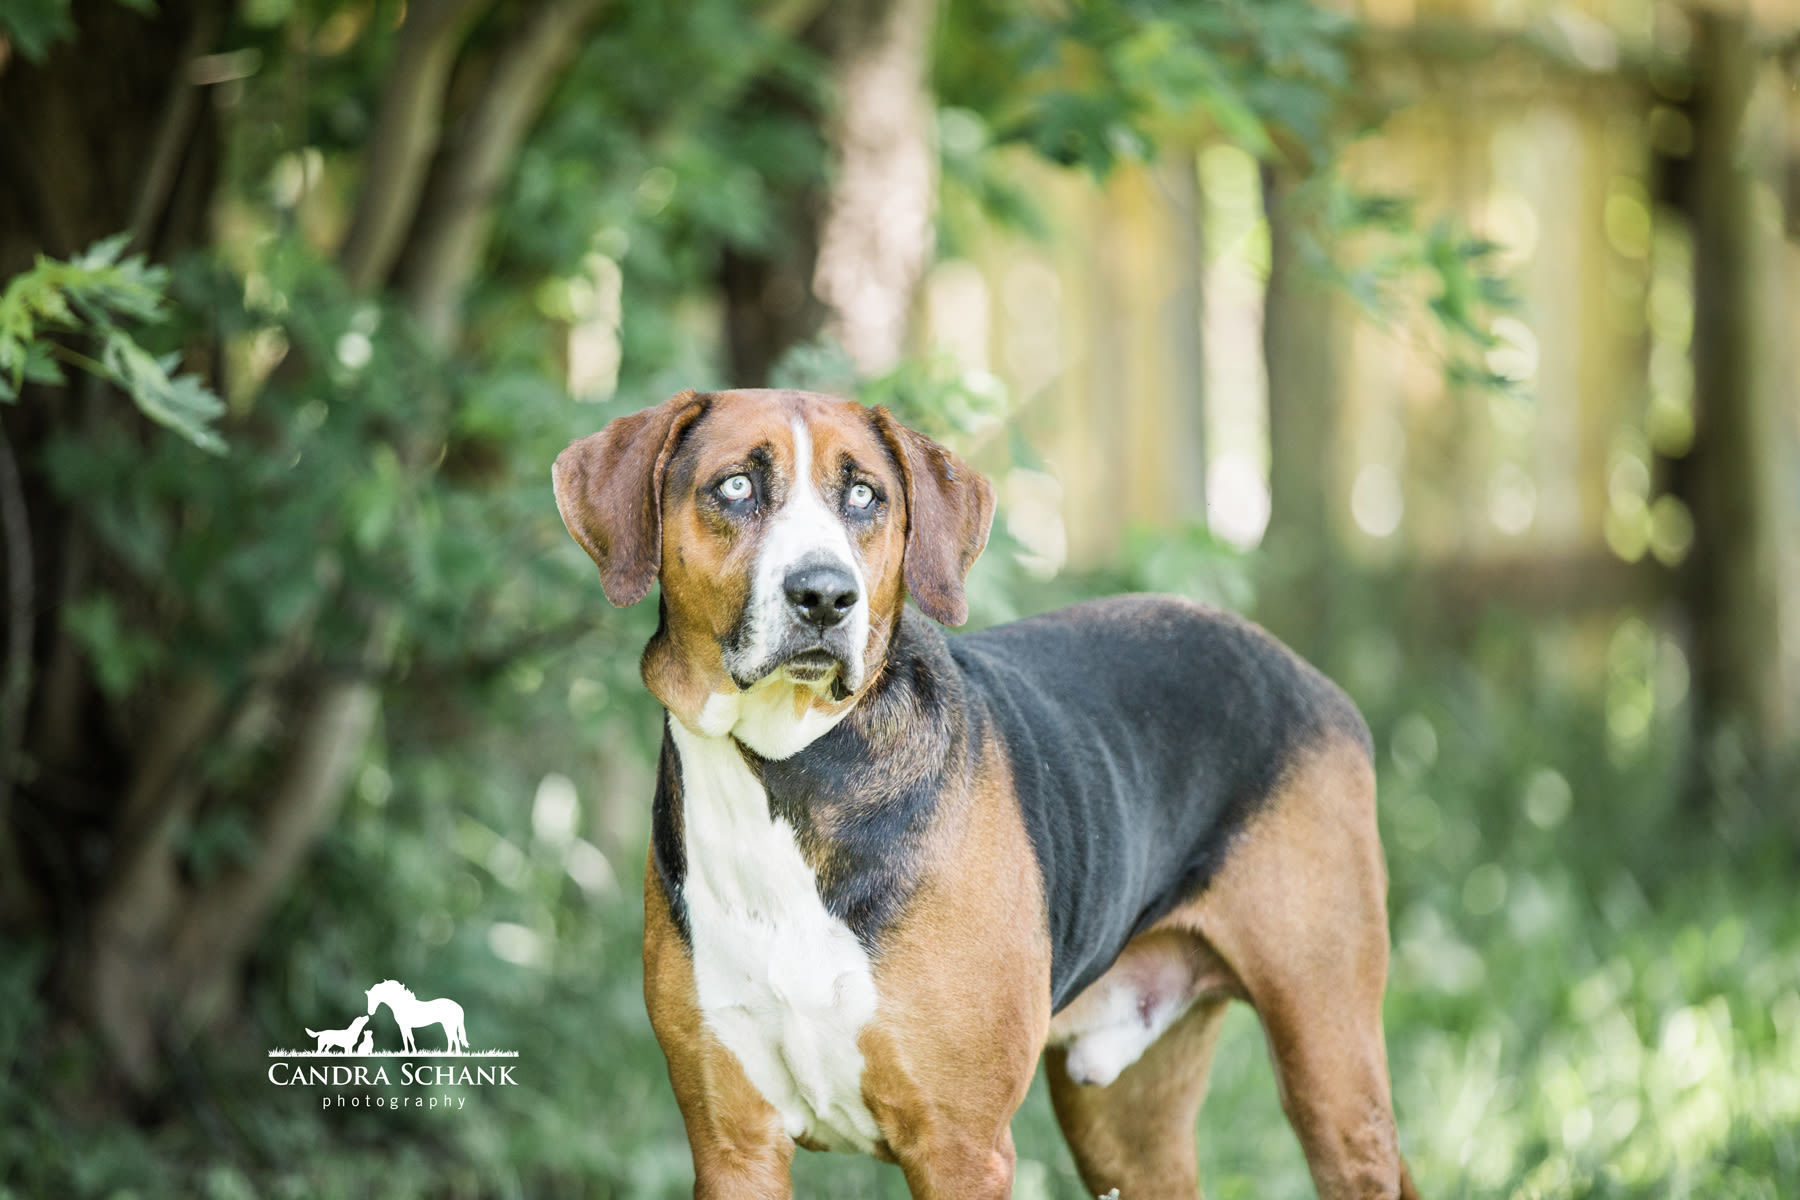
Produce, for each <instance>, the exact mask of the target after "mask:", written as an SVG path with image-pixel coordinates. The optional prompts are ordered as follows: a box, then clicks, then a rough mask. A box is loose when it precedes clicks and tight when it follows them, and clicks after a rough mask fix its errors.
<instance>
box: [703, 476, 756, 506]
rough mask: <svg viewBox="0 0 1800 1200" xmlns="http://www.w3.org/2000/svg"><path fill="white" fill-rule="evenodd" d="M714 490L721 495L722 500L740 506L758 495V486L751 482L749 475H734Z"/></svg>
mask: <svg viewBox="0 0 1800 1200" xmlns="http://www.w3.org/2000/svg"><path fill="white" fill-rule="evenodd" d="M713 490H714V491H716V492H718V493H719V498H720V499H721V500H727V501H729V502H731V503H732V504H738V503H741V502H743V501H745V500H748V499H749V498H750V497H751V496H752V495H754V494H755V493H756V485H755V484H753V483H751V482H750V477H749V476H748V475H733V476H732V477H731V478H729V479H727V480H725V482H723V483H721V484H720V485H719V486H718V487H716V488H714V489H713Z"/></svg>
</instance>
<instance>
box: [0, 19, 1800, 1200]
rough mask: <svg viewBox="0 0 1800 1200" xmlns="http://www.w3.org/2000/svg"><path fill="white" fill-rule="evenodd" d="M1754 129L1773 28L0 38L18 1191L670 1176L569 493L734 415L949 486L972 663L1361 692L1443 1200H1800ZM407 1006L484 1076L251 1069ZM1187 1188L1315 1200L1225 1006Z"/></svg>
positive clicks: (1762, 140) (380, 1189)
mask: <svg viewBox="0 0 1800 1200" xmlns="http://www.w3.org/2000/svg"><path fill="white" fill-rule="evenodd" d="M1797 81H1800V5H1796V4H1794V3H1792V2H1790V0H1358V2H1353V0H1337V2H1334V3H1329V4H1325V5H1322V6H1314V5H1310V4H1306V3H1301V2H1299V0H1264V2H1260V3H1252V2H1250V0H1220V2H1218V3H1208V4H1199V3H1182V2H1180V0H1017V2H1014V3H1007V2H1004V0H844V2H841V3H835V4H826V3H823V2H822V0H748V2H728V0H692V2H691V3H685V4H663V3H655V2H652V0H539V2H535V3H524V2H522V0H410V2H407V3H402V2H401V0H238V2H235V3H230V2H226V0H163V2H161V3H152V2H151V0H0V289H3V291H0V398H3V400H4V401H5V402H4V403H0V432H3V434H4V437H3V439H0V528H3V530H4V535H5V556H4V563H3V564H0V570H3V571H4V578H5V583H6V588H5V592H4V594H3V608H4V612H5V613H6V622H5V629H6V641H5V645H4V657H3V660H0V661H3V663H4V675H3V677H0V1195H8V1196H11V1195H16V1196H58V1197H63V1196H97V1197H125V1196H140V1197H151V1196H182V1197H188V1196H205V1197H211V1198H215V1200H235V1198H238V1197H249V1196H264V1195H267V1196H346V1197H359V1196H367V1195H382V1196H420V1197H440V1196H442V1197H449V1196H459V1197H460V1196H525V1195H530V1196H561V1195H568V1196H576V1195H581V1196H596V1195H616V1196H626V1197H660V1196H677V1195H683V1194H686V1192H687V1189H688V1188H689V1187H690V1186H691V1173H690V1167H689V1165H688V1161H687V1152H686V1147H685V1143H684V1140H683V1138H682V1135H681V1131H680V1123H679V1119H678V1116H677V1113H676V1110H675V1106H674V1103H673V1100H672V1097H671V1095H670V1092H669V1089H668V1085H667V1080H666V1076H665V1074H664V1071H663V1067H662V1062H661V1058H660V1055H659V1054H658V1052H657V1050H656V1047H655V1045H654V1042H653V1040H652V1038H651V1035H650V1031H649V1027H648V1023H647V1020H646V1018H645V1016H644V1013H643V1007H642V1000H641V996H640V985H641V980H640V968H639V964H638V958H637V955H638V937H639V930H640V927H641V926H640V920H641V911H640V902H639V899H638V887H637V880H638V878H639V873H640V871H641V868H642V854H643V845H644V841H645V833H646V828H647V819H648V803H649V797H650V793H651V782H650V763H651V758H650V755H651V754H652V752H653V749H654V746H655V742H656V738H657V736H658V729H659V715H658V713H657V712H656V710H655V709H654V708H653V706H652V705H651V704H650V703H649V702H648V701H647V698H646V697H645V696H644V695H643V693H642V690H641V687H640V685H639V683H638V681H637V678H636V660H637V652H638V649H639V647H640V646H641V645H642V643H643V642H644V640H645V639H646V637H647V636H648V633H649V631H650V628H651V626H652V624H653V623H654V619H655V618H654V609H653V607H652V606H651V605H648V604H646V605H640V606H638V607H637V608H636V609H632V610H626V611H616V610H612V609H610V608H608V607H607V606H606V604H605V602H604V601H603V599H602V598H601V595H600V590H599V588H598V586H597V581H596V580H595V579H594V576H593V569H592V566H591V564H590V563H589V562H588V561H587V559H586V558H585V557H584V556H583V555H582V554H581V552H580V551H579V550H578V549H577V548H576V547H575V545H574V544H573V543H572V542H571V541H570V540H569V539H568V537H567V535H566V534H565V533H564V531H563V529H562V527H561V524H560V522H559V521H558V520H557V517H556V514H555V510H554V506H553V503H552V499H551V495H550V487H549V464H550V462H551V460H552V458H553V457H554V455H555V454H556V452H557V451H558V450H560V449H561V448H562V446H563V445H564V444H566V443H567V442H568V441H569V440H570V439H571V438H573V437H575V436H578V435H580V434H584V433H587V432H590V431H592V430H593V429H596V428H598V427H599V426H600V425H601V424H602V423H603V422H605V421H606V420H608V419H609V418H611V417H613V416H616V415H619V414H621V413H625V412H629V411H633V410H635V409H637V408H640V407H643V406H645V405H647V404H650V403H654V402H656V401H658V400H660V399H662V398H664V397H665V396H667V395H669V394H671V393H672V392H674V391H677V390H679V389H680V388H683V387H689V386H694V387H702V388H705V387H713V386H726V385H755V384H763V383H771V382H772V383H781V384H796V385H806V386H814V387H821V388H826V389H835V390H839V391H842V392H844V393H846V394H851V393H853V394H857V395H860V396H862V397H863V398H865V399H868V400H870V401H872V402H881V403H886V404H889V405H890V406H893V407H895V408H896V409H898V410H899V411H900V412H901V413H902V414H903V415H905V416H906V417H907V418H908V419H909V420H911V421H913V422H914V423H916V424H917V425H919V426H920V427H921V428H924V429H926V430H928V431H930V432H932V433H934V434H935V435H937V436H939V437H942V438H944V439H945V440H947V441H949V442H951V443H953V444H954V445H956V446H957V447H958V448H959V449H960V450H961V451H962V452H964V453H965V454H967V455H969V456H970V457H971V458H972V459H973V461H975V462H976V463H977V464H978V465H979V466H981V468H982V469H984V470H985V471H987V472H989V473H990V474H991V475H992V476H993V477H994V478H995V479H996V481H997V482H998V483H999V485H1000V492H1001V498H1002V505H1001V513H1000V517H999V520H998V521H997V523H996V533H995V537H994V540H993V542H992V544H991V545H990V548H989V550H988V552H987V554H986V556H985V557H984V558H983V559H982V561H981V562H980V564H978V565H977V567H976V569H975V571H974V575H973V578H972V581H971V602H972V608H973V611H974V621H975V623H977V624H985V623H990V622H994V621H998V620H1003V619H1007V618H1010V617H1012V616H1015V615H1019V614H1022V613H1026V612H1031V611H1036V610H1040V609H1043V608H1047V607H1050V606H1052V605H1054V604H1058V603H1062V602H1064V601H1066V600H1070V599H1074V598H1077V597H1080V596H1083V595H1089V594H1093V593H1097V592H1106V591H1116V590H1121V589H1128V588H1144V589H1156V590H1167V591H1176V592H1182V593H1185V594H1188V595H1192V596H1196V597H1199V598H1201V599H1206V600H1211V601H1215V602H1218V603H1222V604H1227V605H1230V606H1232V607H1234V608H1238V609H1240V610H1243V611H1246V612H1249V613H1251V614H1252V615H1254V616H1256V617H1257V618H1258V619H1260V620H1262V621H1264V622H1265V623H1267V624H1268V625H1270V626H1271V627H1272V628H1273V629H1274V630H1275V631H1276V632H1277V633H1279V634H1281V635H1282V636H1284V637H1285V638H1287V639H1288V640H1290V641H1291V642H1292V643H1293V644H1295V645H1296V646H1297V647H1299V648H1300V649H1301V650H1303V651H1304V652H1305V653H1307V654H1308V655H1309V656H1311V657H1312V658H1314V660H1315V661H1317V662H1318V663H1319V664H1320V665H1321V666H1323V667H1324V668H1326V669H1327V670H1328V671H1329V672H1330V673H1332V674H1333V675H1334V676H1335V677H1336V678H1338V679H1339V680H1340V681H1341V682H1343V683H1344V684H1345V686H1347V687H1348V688H1349V689H1350V690H1351V691H1352V693H1353V694H1354V695H1355V697H1356V698H1357V700H1358V702H1359V703H1360V704H1361V705H1362V707H1363V709H1364V711H1365V712H1366V714H1367V715H1368V718H1369V720H1370V723H1371V725H1372V726H1373V728H1374V731H1375V735H1376V740H1377V745H1378V750H1379V758H1380V764H1379V765H1380V771H1381V789H1382V820H1383V825H1384V835H1385V839H1386V843H1387V846H1388V855H1389V862H1390V866H1391V872H1392V878H1393V888H1392V898H1391V904H1392V922H1393V932H1394V941H1395V958H1394V970H1393V977H1392V983H1391V987H1390V992H1389V1001H1388V1008H1387V1020H1388V1028H1389V1042H1390V1048H1391V1056H1392V1066H1393V1074H1394V1083H1395V1092H1396V1098H1397V1105H1398V1109H1399V1114H1400V1121H1401V1128H1402V1140H1403V1143H1404V1147H1405V1149H1406V1152H1407V1154H1408V1156H1409V1157H1410V1159H1411V1160H1412V1163H1413V1166H1414V1172H1415V1175H1416V1176H1417V1178H1418V1181H1419V1183H1420V1185H1421V1188H1422V1190H1423V1191H1424V1192H1425V1194H1427V1195H1430V1196H1434V1197H1455V1196H1496V1195H1499V1196H1519V1197H1574V1196H1606V1197H1640V1196H1641V1197H1652V1196H1654V1197H1672V1196H1673V1197H1680V1196H1696V1197H1708V1198H1719V1197H1766V1198H1768V1200H1774V1198H1776V1197H1780V1196H1791V1195H1794V1194H1795V1193H1796V1190H1797V1189H1800V906H1797V905H1796V904H1795V902H1794V881H1795V878H1796V868H1797V867H1800V769H1797V759H1796V754H1797V751H1800V735H1797V733H1796V729H1797V727H1800V450H1797V447H1800V386H1797V380H1800V352H1797V351H1796V349H1795V346H1796V343H1800V82H1797ZM389 975H392V976H396V977H398V978H400V979H402V980H404V981H406V982H408V983H409V984H411V985H412V986H413V988H414V989H415V990H416V991H418V992H419V993H420V994H421V995H427V996H435V995H450V996H454V997H455V998H457V999H458V1000H459V1001H460V1002H461V1003H462V1004H463V1005H464V1007H465V1009H466V1010H467V1013H468V1030H469V1036H470V1039H471V1041H472V1042H473V1044H474V1045H475V1047H476V1048H477V1049H480V1048H484V1047H508V1048H515V1049H517V1050H519V1051H520V1054H521V1057H520V1060H519V1062H520V1071H519V1074H520V1078H521V1080H522V1086H520V1087H518V1088H515V1089H504V1090H503V1089H484V1090H482V1091H481V1092H479V1093H474V1092H471V1093H470V1099H469V1103H468V1105H467V1107H466V1108H465V1109H464V1110H463V1111H462V1112H459V1113H451V1114H445V1113H442V1112H437V1113H432V1112H424V1113H419V1112H413V1111H408V1112H402V1113H389V1112H385V1111H377V1112H374V1113H371V1112H367V1111H360V1112H359V1111H340V1110H332V1111H330V1112H323V1113H322V1112H320V1111H318V1109H317V1107H316V1104H317V1100H316V1093H315V1092H313V1091H310V1090H303V1089H295V1090H293V1091H292V1092H289V1091H285V1090H282V1089H277V1088H274V1087H272V1086H271V1085H269V1084H268V1082H267V1081H266V1079H265V1078H264V1071H265V1068H266V1065H267V1061H268V1060H267V1059H266V1058H265V1057H264V1054H265V1051H266V1050H267V1049H268V1048H269V1047H271V1046H286V1045H293V1044H295V1043H296V1041H297V1039H298V1037H299V1031H300V1030H301V1029H302V1027H304V1026H308V1025H310V1026H313V1027H324V1026H334V1027H335V1026H341V1025H344V1024H347V1023H348V1021H349V1019H350V1018H351V1017H352V1016H354V1015H357V1014H360V1013H361V1012H362V1011H363V995H362V992H363V989H364V988H367V987H369V986H370V985H371V984H372V983H374V982H375V981H376V980H378V979H380V978H382V977H385V976H389ZM374 1028H375V1029H376V1035H377V1038H378V1040H379V1041H381V1042H382V1043H383V1044H386V1043H390V1042H392V1041H394V1040H396V1039H397V1034H396V1033H395V1031H394V1029H393V1027H392V1025H391V1022H389V1018H388V1017H387V1015H386V1013H385V1011H384V1013H383V1015H382V1016H381V1017H380V1018H378V1019H377V1022H376V1024H375V1026H374ZM1017 1134H1018V1142H1019V1149H1020V1156H1021V1163H1020V1179H1019V1186H1018V1193H1017V1194H1018V1195H1020V1196H1022V1197H1033V1198H1035V1197H1072V1196H1076V1195H1079V1194H1080V1189H1079V1186H1078V1184H1077V1182H1076V1181H1075V1178H1074V1175H1073V1171H1072V1169H1071V1166H1070V1163H1069V1159H1068V1156H1067V1154H1066V1152H1065V1151H1064V1149H1063V1148H1062V1145H1061V1143H1060V1141H1059V1140H1058V1139H1057V1137H1056V1135H1055V1133H1054V1128H1053V1124H1052V1122H1051V1119H1050V1115H1049V1111H1048V1105H1047V1103H1046V1102H1045V1101H1044V1098H1043V1097H1042V1096H1041V1095H1039V1094H1036V1093H1034V1095H1033V1098H1032V1099H1031V1101H1030V1102H1029V1104H1028V1105H1027V1107H1026V1109H1025V1110H1024V1111H1023V1112H1022V1114H1021V1115H1020V1117H1019V1119H1018V1122H1017ZM1198 1137H1199V1138H1200V1143H1201V1160H1202V1163H1203V1171H1204V1178H1205V1182H1206V1185H1207V1188H1208V1195H1209V1196H1212V1197H1214V1198H1215V1200H1220V1198H1224V1200H1230V1198H1233V1197H1250V1196H1256V1197H1270V1196H1305V1195H1309V1194H1310V1192H1309V1190H1308V1184H1307V1182H1306V1177H1305V1169H1304V1164H1303V1163H1302V1161H1301V1158H1300V1155H1299V1152H1298V1149H1297V1147H1296V1145H1295V1144H1294V1142H1293V1139H1292V1137H1291V1135H1290V1134H1289V1133H1288V1131H1287V1129H1286V1126H1285V1124H1284V1122H1283V1120H1282V1117H1281V1114H1280V1110H1279V1106H1278V1104H1277V1101H1276V1097H1275V1094H1274V1089H1273V1085H1272V1080H1271V1077H1270V1073H1269V1070H1268V1066H1267V1063H1266V1059H1265V1056H1264V1052H1263V1049H1262V1046H1261V1040H1260V1037H1259V1036H1258V1034H1257V1032H1256V1028H1255V1025H1254V1021H1253V1019H1252V1018H1251V1017H1250V1015H1249V1014H1248V1013H1247V1012H1243V1011H1240V1012H1238V1013H1236V1014H1234V1016H1233V1019H1232V1020H1231V1022H1230V1023H1229V1024H1228V1026H1227V1030H1226V1035H1225V1038H1224V1042H1223V1045H1222V1046H1221V1049H1220V1053H1219V1058H1218V1063H1217V1066H1216V1067H1215V1071H1214V1077H1213V1086H1212V1092H1211V1096H1210V1099H1209V1101H1208V1104H1207V1107H1206V1110H1205V1112H1204V1114H1203V1119H1202V1122H1201V1127H1200V1129H1199V1131H1198ZM799 1179H800V1185H799V1186H800V1194H802V1195H832V1196H840V1197H850V1196H871V1197H873V1196H881V1197H898V1196H901V1195H903V1194H904V1189H903V1184H902V1182H901V1180H900V1177H899V1175H898V1173H897V1172H896V1171H894V1170H893V1169H892V1168H886V1167H881V1166H878V1165H875V1164H872V1163H865V1162H861V1161H858V1160H854V1159H849V1158H841V1157H836V1156H831V1157H826V1156H803V1157H802V1161H801V1163H800V1168H799Z"/></svg>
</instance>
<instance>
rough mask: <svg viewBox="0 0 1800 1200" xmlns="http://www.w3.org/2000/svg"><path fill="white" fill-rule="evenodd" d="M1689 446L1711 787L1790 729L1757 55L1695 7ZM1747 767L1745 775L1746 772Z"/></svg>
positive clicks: (1732, 23)
mask: <svg viewBox="0 0 1800 1200" xmlns="http://www.w3.org/2000/svg"><path fill="white" fill-rule="evenodd" d="M1695 27H1696V38H1695V58H1696V66H1697V77H1698V83H1697V88H1698V91H1697V94H1696V97H1695V104H1694V116H1695V122H1694V123H1695V138H1694V155H1693V160H1692V174H1691V180H1690V186H1691V189H1692V191H1691V196H1690V204H1691V211H1692V218H1693V231H1694V342H1693V361H1694V411H1695V429H1694V441H1693V447H1692V449H1691V450H1690V452H1689V455H1688V461H1687V463H1686V464H1684V475H1685V483H1686V486H1687V489H1688V495H1687V497H1686V498H1687V500H1688V502H1689V504H1690V506H1691V507H1692V510H1693V516H1694V530H1695V535H1694V549H1693V553H1692V554H1691V555H1690V557H1689V559H1688V562H1687V564H1686V570H1685V596H1686V602H1687V604H1686V607H1687V617H1688V621H1689V627H1690V638H1691V645H1690V655H1691V657H1692V680H1693V684H1692V696H1693V714H1694V720H1695V731H1696V735H1697V745H1698V747H1699V751H1700V753H1699V755H1698V756H1697V766H1698V769H1699V771H1700V772H1701V777H1700V778H1698V779H1697V780H1696V785H1697V786H1696V795H1697V796H1702V797H1704V796H1706V795H1708V794H1709V793H1710V792H1711V791H1712V790H1713V789H1714V788H1715V787H1716V785H1717V784H1718V783H1720V782H1722V780H1721V779H1720V778H1719V775H1720V773H1721V772H1723V773H1724V774H1725V775H1726V776H1732V775H1737V776H1740V777H1744V778H1748V777H1753V776H1754V775H1755V774H1757V773H1759V772H1760V771H1761V770H1763V769H1764V768H1766V767H1768V766H1769V765H1771V764H1772V762H1773V760H1774V756H1775V755H1776V754H1777V752H1778V751H1780V750H1781V749H1782V748H1783V747H1784V745H1785V744H1786V743H1787V742H1788V741H1789V740H1790V739H1791V737H1792V721H1791V719H1790V715H1789V711H1788V709H1789V706H1788V702H1787V697H1786V696H1785V695H1784V689H1783V681H1782V675H1781V655H1780V654H1779V652H1778V648H1779V646H1780V644H1781V642H1780V635H1781V608H1780V599H1781V598H1780V576H1779V561H1780V544H1779V532H1778V530H1779V524H1780V513H1779V499H1778V489H1777V484H1778V479H1777V472H1778V470H1779V455H1780V446H1781V444H1782V442H1781V437H1780V431H1779V415H1778V414H1779V411H1780V405H1781V403H1782V395H1783V393H1784V390H1785V389H1790V388H1791V387H1792V381H1791V380H1787V381H1784V380H1782V379H1781V378H1780V377H1779V374H1778V372H1777V371H1776V370H1775V364H1776V363H1778V362H1779V361H1780V347H1779V345H1778V344H1777V343H1776V342H1775V341H1774V338H1773V331H1772V328H1771V325H1772V323H1771V321H1770V320H1769V319H1768V316H1769V314H1768V303H1767V300H1768V297H1769V296H1770V295H1771V288H1770V284H1771V282H1772V281H1771V279H1770V276H1769V274H1768V273H1769V272H1770V271H1771V270H1773V269H1774V267H1775V264H1777V263H1778V262H1779V261H1780V250H1781V244H1780V231H1779V229H1777V228H1775V227H1774V225H1773V223H1772V222H1771V221H1770V220H1769V219H1766V215H1765V214H1764V213H1763V212H1761V211H1759V206H1758V204H1757V201H1756V184H1757V173H1756V169H1757V166H1758V165H1759V164H1758V161H1757V158H1758V156H1757V154H1756V148H1755V146H1754V144H1753V142H1752V140H1751V139H1750V138H1749V137H1748V136H1747V135H1748V130H1747V129H1746V116H1747V114H1748V111H1749V101H1750V96H1751V93H1752V91H1753V90H1754V88H1755V85H1756V80H1757V77H1758V74H1759V72H1760V69H1761V66H1762V62H1761V59H1760V56H1759V54H1758V51H1757V49H1756V47H1755V44H1754V39H1753V30H1752V29H1751V27H1750V26H1749V24H1748V23H1747V22H1746V21H1744V20H1743V19H1741V18H1738V17H1732V16H1726V15H1722V14H1718V13H1713V12H1710V11H1708V12H1700V13H1697V14H1696V15H1695ZM1746 772H1747V774H1746Z"/></svg>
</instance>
